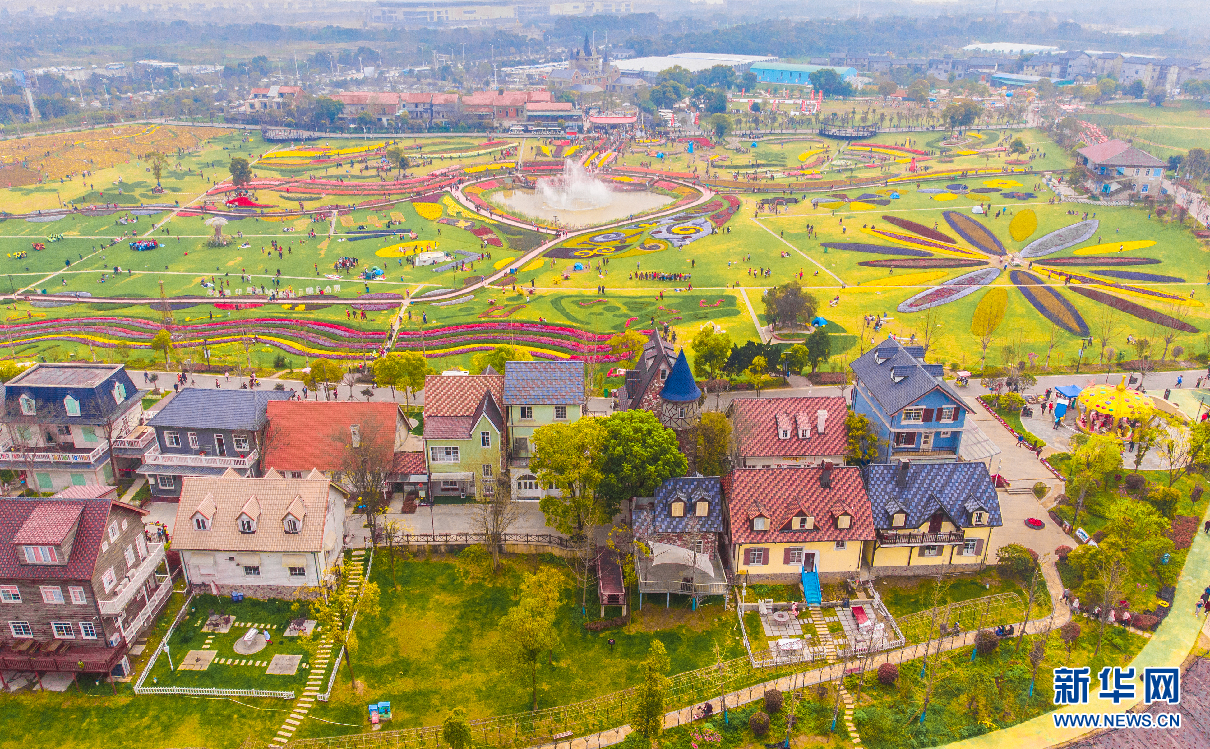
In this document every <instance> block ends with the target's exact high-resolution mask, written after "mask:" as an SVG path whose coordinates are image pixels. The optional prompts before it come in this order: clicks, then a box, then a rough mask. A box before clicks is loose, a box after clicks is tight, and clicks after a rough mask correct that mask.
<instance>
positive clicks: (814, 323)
mask: <svg viewBox="0 0 1210 749" xmlns="http://www.w3.org/2000/svg"><path fill="white" fill-rule="evenodd" d="M827 324H828V321H827V320H825V319H823V318H822V317H816V318H814V319H813V320H811V325H812V326H814V327H816V328H818V327H819V326H821V325H827Z"/></svg>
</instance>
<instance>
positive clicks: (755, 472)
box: [723, 464, 875, 583]
mask: <svg viewBox="0 0 1210 749" xmlns="http://www.w3.org/2000/svg"><path fill="white" fill-rule="evenodd" d="M723 494H724V496H725V497H726V500H727V525H728V535H729V537H730V544H731V563H732V565H733V569H734V570H735V572H736V574H743V575H747V580H748V581H749V582H754V583H755V582H798V581H799V580H800V579H801V578H802V574H803V573H804V572H806V573H815V574H816V575H818V576H819V578H823V579H842V578H845V577H850V576H854V575H856V574H857V572H858V571H859V570H860V568H861V560H862V547H863V544H865V543H866V542H867V541H873V540H874V538H875V536H874V520H873V518H872V517H871V515H870V500H869V498H868V497H866V491H865V486H864V484H863V483H862V480H861V469H860V468H858V467H856V466H849V467H833V466H829V465H827V464H824V465H823V466H822V467H819V468H737V469H735V470H733V471H732V472H731V473H730V474H728V475H727V477H726V478H725V479H724V483H723Z"/></svg>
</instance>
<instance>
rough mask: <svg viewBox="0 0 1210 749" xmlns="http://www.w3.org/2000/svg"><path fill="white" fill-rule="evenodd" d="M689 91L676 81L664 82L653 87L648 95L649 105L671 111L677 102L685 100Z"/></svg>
mask: <svg viewBox="0 0 1210 749" xmlns="http://www.w3.org/2000/svg"><path fill="white" fill-rule="evenodd" d="M688 93H689V89H688V88H686V87H685V86H683V85H681V84H680V83H678V82H676V81H664V82H663V83H660V84H658V85H656V86H654V87H653V88H652V89H651V91H650V92H649V93H648V95H647V96H648V98H650V99H651V103H652V104H654V105H656V106H657V107H659V108H660V109H672V108H673V107H674V106H676V104H677V102H679V101H681V100H682V99H684V98H685V96H686V94H688Z"/></svg>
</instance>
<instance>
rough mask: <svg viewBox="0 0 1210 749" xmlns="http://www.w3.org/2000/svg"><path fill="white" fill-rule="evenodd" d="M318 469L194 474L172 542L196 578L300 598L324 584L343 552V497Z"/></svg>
mask: <svg viewBox="0 0 1210 749" xmlns="http://www.w3.org/2000/svg"><path fill="white" fill-rule="evenodd" d="M333 492H334V490H333V489H331V488H330V484H329V481H328V478H327V477H326V476H324V475H323V474H322V473H320V472H319V471H316V470H312V471H311V472H310V473H309V474H307V476H306V477H305V478H301V479H288V478H284V477H282V475H281V474H280V473H278V472H277V471H270V472H269V473H268V474H267V475H266V476H264V477H263V478H245V477H242V476H240V475H239V474H238V473H237V472H236V471H234V470H228V471H227V472H226V473H224V474H223V475H221V476H217V477H211V476H207V477H194V476H187V477H185V479H184V481H183V485H182V487H181V501H180V504H179V505H178V506H177V512H176V526H175V529H174V531H175V532H174V534H173V538H172V548H173V549H175V550H176V551H178V552H180V554H181V566H182V567H184V568H185V578H186V580H187V581H188V582H189V584H190V585H194V586H198V588H200V589H201V590H205V591H208V592H211V593H215V594H218V595H227V594H230V593H232V592H236V591H238V592H241V593H244V594H245V595H247V596H251V597H253V598H293V597H294V596H295V595H296V594H297V593H298V590H299V588H301V587H303V586H312V585H317V584H318V583H319V580H320V578H321V576H322V575H323V574H324V573H325V572H326V571H327V570H328V569H329V568H331V567H332V566H333V565H334V564H336V562H337V560H338V557H339V556H340V552H341V540H342V533H341V519H342V517H343V511H344V503H343V501H342V500H341V499H340V495H339V494H336V495H335V496H333Z"/></svg>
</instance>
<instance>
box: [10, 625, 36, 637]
mask: <svg viewBox="0 0 1210 749" xmlns="http://www.w3.org/2000/svg"><path fill="white" fill-rule="evenodd" d="M8 630H9V631H10V632H12V633H13V637H33V636H34V631H33V630H32V629H30V628H29V622H9V623H8Z"/></svg>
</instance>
